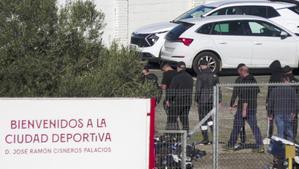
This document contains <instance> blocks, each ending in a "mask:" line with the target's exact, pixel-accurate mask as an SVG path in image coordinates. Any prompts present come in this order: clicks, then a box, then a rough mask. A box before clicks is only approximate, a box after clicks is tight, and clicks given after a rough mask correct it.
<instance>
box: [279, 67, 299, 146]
mask: <svg viewBox="0 0 299 169" xmlns="http://www.w3.org/2000/svg"><path fill="white" fill-rule="evenodd" d="M283 73H284V75H285V76H287V77H288V78H289V81H290V83H298V82H299V80H298V79H297V78H296V77H295V76H294V74H293V69H292V68H291V67H290V66H288V65H287V66H285V67H283ZM293 87H294V89H295V90H296V95H297V110H296V113H295V117H294V119H293V135H294V141H295V142H297V140H296V137H297V130H298V111H299V107H298V106H299V104H298V98H299V87H298V86H293Z"/></svg>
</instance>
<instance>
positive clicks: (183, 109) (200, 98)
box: [156, 83, 299, 169]
mask: <svg viewBox="0 0 299 169" xmlns="http://www.w3.org/2000/svg"><path fill="white" fill-rule="evenodd" d="M196 91H197V90H196V89H193V90H172V91H170V90H169V91H167V92H164V93H165V94H164V95H163V97H162V98H161V99H160V100H161V101H160V102H159V104H158V105H157V108H156V167H157V168H161V169H162V168H163V169H166V168H168V169H170V168H173V169H177V168H182V167H185V168H187V169H188V168H190V169H191V168H194V169H212V168H213V169H232V168H244V169H266V168H271V167H273V166H274V167H277V166H275V165H279V164H276V163H279V162H277V159H276V157H274V156H273V154H271V153H269V152H268V151H267V150H268V148H269V143H270V141H271V139H270V136H271V126H274V127H273V131H272V133H273V135H274V136H280V137H282V138H284V139H286V140H290V141H295V140H298V139H299V138H298V136H297V134H296V131H297V125H296V124H297V112H298V91H299V84H295V83H292V84H290V83H285V84H256V83H255V84H220V85H217V87H214V88H213V89H206V90H205V91H201V93H198V92H196ZM166 101H168V102H166ZM271 114H273V115H272V116H270V115H271ZM269 117H272V119H273V120H272V122H273V125H271V124H272V123H271V121H269ZM290 130H292V132H291V134H290ZM161 131H163V132H161ZM167 131H168V132H167ZM169 131H170V132H169ZM175 131H176V133H175ZM184 131H185V133H186V138H184V137H183V136H182V133H184ZM281 133H283V134H281ZM183 135H184V134H183ZM182 149H185V150H186V154H185V157H186V158H185V159H184V157H183V156H182ZM170 156H171V158H170ZM167 158H168V160H165V159H167ZM170 160H174V161H178V163H174V162H173V163H172V164H170V163H169V161H170ZM280 162H285V160H280ZM167 163H169V164H167ZM183 163H184V166H182V164H183ZM166 164H167V165H166ZM171 165H172V166H171Z"/></svg>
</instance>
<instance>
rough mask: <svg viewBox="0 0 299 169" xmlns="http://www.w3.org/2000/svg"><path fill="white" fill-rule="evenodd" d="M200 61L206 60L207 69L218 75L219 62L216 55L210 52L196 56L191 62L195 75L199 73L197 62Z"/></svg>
mask: <svg viewBox="0 0 299 169" xmlns="http://www.w3.org/2000/svg"><path fill="white" fill-rule="evenodd" d="M202 59H206V60H207V61H208V63H209V68H210V69H211V70H212V72H214V73H218V72H219V71H220V66H221V64H220V60H219V58H218V57H217V55H215V54H214V53H212V52H202V53H200V54H198V55H197V56H196V57H195V59H194V60H193V65H192V67H193V71H194V72H195V73H196V72H199V68H198V65H199V62H200V61H201V60H202Z"/></svg>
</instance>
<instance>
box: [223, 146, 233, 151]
mask: <svg viewBox="0 0 299 169" xmlns="http://www.w3.org/2000/svg"><path fill="white" fill-rule="evenodd" d="M222 148H223V151H235V148H234V147H233V146H229V145H228V144H226V145H224V146H223V147H222Z"/></svg>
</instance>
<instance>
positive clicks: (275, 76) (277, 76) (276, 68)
mask: <svg viewBox="0 0 299 169" xmlns="http://www.w3.org/2000/svg"><path fill="white" fill-rule="evenodd" d="M269 69H270V73H271V76H270V79H269V83H280V82H281V77H282V74H283V72H282V67H281V63H280V62H279V61H278V60H275V61H273V62H272V63H271V64H270V66H269ZM274 87H275V86H269V87H268V94H267V99H266V109H267V112H268V130H267V136H268V138H271V137H272V135H273V129H274V123H273V117H270V115H269V111H268V98H269V94H270V93H271V90H272V89H273V88H274Z"/></svg>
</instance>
